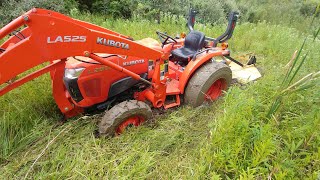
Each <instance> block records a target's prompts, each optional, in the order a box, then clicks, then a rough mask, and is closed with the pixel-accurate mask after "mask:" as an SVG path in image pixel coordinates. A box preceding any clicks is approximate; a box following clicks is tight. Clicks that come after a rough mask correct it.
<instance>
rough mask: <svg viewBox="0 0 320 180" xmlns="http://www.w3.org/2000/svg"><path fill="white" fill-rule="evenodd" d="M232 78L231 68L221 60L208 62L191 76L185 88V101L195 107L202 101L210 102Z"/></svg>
mask: <svg viewBox="0 0 320 180" xmlns="http://www.w3.org/2000/svg"><path fill="white" fill-rule="evenodd" d="M231 80H232V72H231V69H230V68H229V67H228V66H227V65H225V64H223V63H221V62H214V61H213V62H211V61H210V62H208V63H206V64H204V65H203V66H202V67H200V68H199V69H198V70H196V72H195V73H194V74H193V76H192V77H191V79H190V81H189V83H188V85H187V87H186V89H185V95H184V100H185V103H186V104H188V105H190V106H193V107H197V106H200V105H201V104H202V103H203V102H205V101H208V102H212V101H214V100H216V99H218V98H219V97H220V96H222V94H223V91H226V90H227V89H228V88H229V86H230V83H231Z"/></svg>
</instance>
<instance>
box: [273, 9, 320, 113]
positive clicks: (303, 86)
mask: <svg viewBox="0 0 320 180" xmlns="http://www.w3.org/2000/svg"><path fill="white" fill-rule="evenodd" d="M319 9H320V4H319V6H318V7H317V9H316V11H315V13H314V17H313V20H312V21H311V24H310V26H309V28H308V29H311V30H313V29H314V28H313V23H314V20H315V18H316V15H317V13H318V11H319ZM316 28H318V29H316V30H315V31H314V32H313V33H312V35H313V40H312V41H311V43H315V41H316V39H317V38H318V35H319V32H320V27H318V26H316ZM308 39H310V38H308V36H307V37H305V38H304V41H303V43H302V45H301V47H300V49H299V51H298V53H297V51H295V53H294V54H293V57H292V59H291V60H290V62H289V63H288V64H287V65H288V70H287V72H286V74H285V76H284V78H283V81H282V84H281V86H280V88H279V93H278V95H277V96H276V97H275V101H274V102H273V104H272V106H271V108H270V110H269V113H268V115H267V117H268V118H270V117H271V116H273V115H274V114H275V113H276V112H277V111H278V109H279V108H280V106H281V105H282V101H283V99H284V98H285V96H288V95H289V94H292V93H297V92H299V91H304V90H307V89H309V88H311V87H314V86H315V85H317V84H319V83H320V79H319V77H320V71H319V69H318V70H317V72H312V73H309V74H307V75H306V76H304V77H303V78H301V79H300V80H297V81H296V82H294V83H293V80H294V79H295V77H296V76H297V75H298V73H299V72H300V70H301V68H302V65H303V64H304V63H305V61H306V60H307V57H308V54H309V52H310V51H307V52H305V54H304V55H303V54H302V52H303V50H304V47H305V45H306V43H307V40H308ZM296 53H297V54H296Z"/></svg>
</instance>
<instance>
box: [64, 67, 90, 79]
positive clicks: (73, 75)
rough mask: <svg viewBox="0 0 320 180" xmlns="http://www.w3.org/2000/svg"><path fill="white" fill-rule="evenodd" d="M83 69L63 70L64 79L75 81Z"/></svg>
mask: <svg viewBox="0 0 320 180" xmlns="http://www.w3.org/2000/svg"><path fill="white" fill-rule="evenodd" d="M84 70H85V68H75V69H65V71H64V77H66V78H68V79H77V78H78V77H79V76H80V74H81V73H82V71H84Z"/></svg>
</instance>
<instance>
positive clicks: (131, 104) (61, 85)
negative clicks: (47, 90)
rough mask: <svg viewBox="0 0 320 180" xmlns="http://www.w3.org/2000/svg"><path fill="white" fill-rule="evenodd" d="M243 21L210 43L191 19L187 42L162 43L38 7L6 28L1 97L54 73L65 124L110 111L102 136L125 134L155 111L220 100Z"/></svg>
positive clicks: (232, 19) (232, 21)
mask: <svg viewBox="0 0 320 180" xmlns="http://www.w3.org/2000/svg"><path fill="white" fill-rule="evenodd" d="M191 12H194V11H192V10H191ZM194 14H195V12H194ZM237 18H238V13H236V12H233V13H231V14H230V16H229V24H228V28H227V31H226V32H225V33H224V34H223V35H222V36H220V37H218V38H210V37H206V36H205V34H204V33H202V32H199V31H195V30H194V29H193V25H194V16H192V13H190V17H189V22H188V24H189V26H188V27H189V29H190V32H189V33H188V35H186V37H181V38H173V37H171V36H169V35H167V34H165V33H162V32H157V34H158V36H159V39H160V41H161V43H159V42H158V41H157V40H155V39H152V38H145V39H142V40H136V41H135V40H133V39H132V38H131V37H129V36H126V35H122V34H119V33H117V32H114V31H111V30H109V29H106V28H102V27H99V26H96V25H94V24H90V23H87V22H83V21H80V20H76V19H73V18H70V17H68V16H65V15H62V14H60V13H57V12H53V11H49V10H44V9H36V8H35V9H32V10H30V11H28V12H27V13H25V14H24V15H22V16H20V17H18V18H17V19H15V20H13V21H12V22H11V23H9V24H8V25H6V26H5V27H3V28H1V29H0V39H3V38H5V37H7V36H8V39H7V40H6V41H5V42H4V43H3V44H1V45H0V85H1V87H2V88H1V89H0V96H2V95H4V94H6V93H8V92H9V91H11V90H13V89H15V88H17V87H19V86H21V85H22V84H24V83H26V82H28V81H30V80H32V79H35V78H37V77H39V76H40V75H42V74H44V73H50V77H51V80H52V88H53V97H54V99H55V101H56V103H57V105H58V107H59V109H60V111H61V113H62V114H63V115H64V117H65V118H71V117H74V116H78V115H81V114H86V113H92V112H96V111H97V110H99V111H100V110H106V113H105V115H104V116H103V118H102V120H101V122H100V124H99V132H100V134H101V135H115V134H121V133H122V132H123V131H125V129H126V128H127V127H129V126H138V125H140V124H141V123H143V122H144V121H146V120H148V119H149V118H150V117H151V116H152V111H151V109H152V108H158V109H159V108H160V109H169V108H172V107H177V106H180V105H181V102H184V103H185V104H188V105H191V106H193V107H197V106H200V105H201V104H202V103H204V102H212V101H215V100H216V99H218V98H219V97H220V96H222V95H223V92H224V91H226V90H227V89H228V87H229V86H230V83H231V80H232V71H231V69H230V66H229V65H228V61H226V59H231V61H232V62H235V63H236V64H239V62H238V61H236V60H234V59H233V58H231V57H230V51H229V50H228V45H227V43H226V41H227V40H228V39H229V38H231V36H232V33H233V30H234V28H235V25H236V21H237ZM219 44H221V45H220V46H218V45H219ZM41 64H43V66H42V68H41V69H38V70H36V71H34V72H32V73H30V74H27V75H25V72H26V71H28V70H30V69H32V68H34V67H36V66H38V65H41ZM240 65H241V63H240ZM21 74H23V75H24V76H23V77H21ZM16 77H19V79H17V80H15V81H13V79H16ZM182 100H183V101H182Z"/></svg>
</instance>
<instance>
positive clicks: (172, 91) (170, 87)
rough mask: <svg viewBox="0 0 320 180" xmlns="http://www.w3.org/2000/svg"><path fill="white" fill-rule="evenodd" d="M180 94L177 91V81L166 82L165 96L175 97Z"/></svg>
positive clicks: (178, 90)
mask: <svg viewBox="0 0 320 180" xmlns="http://www.w3.org/2000/svg"><path fill="white" fill-rule="evenodd" d="M180 93H181V92H180V89H179V81H177V80H175V79H172V80H171V81H170V82H167V89H166V94H167V95H176V94H180Z"/></svg>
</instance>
